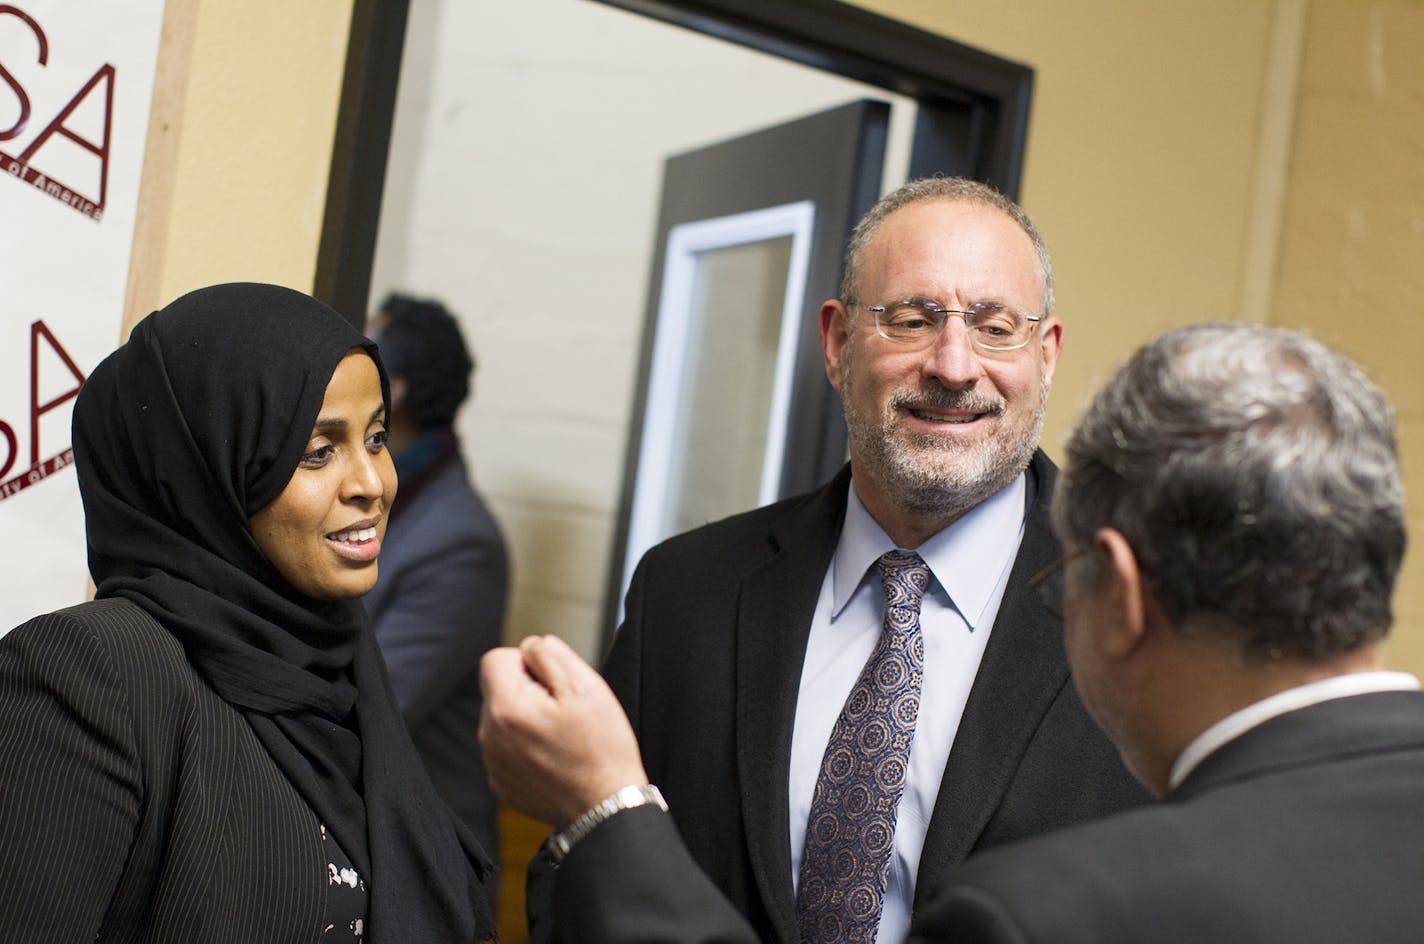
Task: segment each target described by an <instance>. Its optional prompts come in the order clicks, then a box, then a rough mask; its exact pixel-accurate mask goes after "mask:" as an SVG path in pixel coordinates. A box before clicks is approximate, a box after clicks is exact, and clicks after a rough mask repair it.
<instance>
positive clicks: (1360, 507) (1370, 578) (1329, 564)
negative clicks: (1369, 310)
mask: <svg viewBox="0 0 1424 944" xmlns="http://www.w3.org/2000/svg"><path fill="white" fill-rule="evenodd" d="M1067 459H1068V461H1067V468H1066V470H1065V471H1064V474H1063V476H1062V478H1061V479H1060V482H1059V485H1058V489H1057V493H1056V495H1055V496H1054V501H1053V515H1054V522H1055V525H1056V527H1057V529H1058V532H1059V536H1060V537H1061V538H1062V539H1063V541H1064V544H1065V545H1066V546H1068V547H1070V548H1084V547H1088V546H1089V545H1090V543H1091V540H1092V537H1093V534H1094V532H1095V531H1096V530H1097V529H1098V528H1100V527H1111V528H1114V529H1116V530H1117V531H1119V532H1121V533H1122V534H1123V535H1124V537H1126V538H1127V540H1128V542H1129V543H1130V544H1131V545H1132V548H1133V551H1134V552H1135V553H1136V555H1137V559H1138V562H1139V565H1140V567H1141V569H1142V572H1143V575H1144V578H1145V579H1146V581H1147V583H1148V585H1149V586H1150V587H1151V589H1152V591H1153V593H1154V595H1155V596H1156V598H1157V600H1158V601H1159V602H1160V603H1161V605H1162V607H1163V609H1164V611H1165V613H1166V615H1167V618H1168V619H1169V620H1170V621H1171V623H1172V625H1173V626H1174V627H1175V628H1176V630H1177V631H1178V632H1180V633H1182V634H1183V635H1191V634H1215V635H1217V636H1219V637H1223V638H1224V640H1225V641H1227V642H1229V643H1230V644H1232V645H1235V646H1237V647H1238V648H1239V651H1240V654H1241V656H1242V657H1243V658H1245V659H1248V660H1251V661H1259V660H1268V659H1276V658H1281V657H1284V656H1291V657H1303V658H1307V659H1324V658H1328V657H1330V656H1333V655H1338V654H1341V653H1345V652H1349V651H1351V650H1353V649H1356V648H1358V647H1360V646H1362V645H1366V644H1369V643H1373V642H1376V641H1378V640H1379V639H1381V638H1383V637H1384V635H1385V634H1386V633H1387V632H1388V631H1389V627H1390V624H1391V622H1392V613H1391V596H1392V594H1393V591H1394V585H1395V580H1396V578H1397V576H1398V574H1399V567H1400V561H1401V558H1402V557H1403V556H1404V545H1405V525H1404V494H1403V488H1402V486H1401V484H1400V479H1399V461H1398V455H1397V451H1396V445H1395V431H1394V410H1393V408H1392V407H1391V406H1390V403H1389V400H1388V399H1387V398H1386V397H1385V395H1384V393H1383V392H1382V391H1381V390H1380V389H1379V388H1378V387H1376V386H1375V385H1374V384H1373V383H1372V382H1370V380H1369V379H1368V378H1366V377H1365V375H1364V373H1363V372H1361V370H1360V369H1359V368H1358V367H1357V366H1355V364H1353V363H1352V362H1351V361H1350V360H1348V359H1347V358H1345V357H1344V356H1342V355H1340V354H1337V353H1335V352H1333V351H1331V350H1330V349H1329V348H1327V347H1326V346H1325V345H1323V344H1321V343H1320V342H1318V341H1316V340H1314V339H1312V338H1310V337H1308V336H1306V335H1303V334H1300V333H1299V332H1295V331H1288V330H1284V329H1279V328H1266V327H1261V326H1256V325H1247V324H1204V325H1196V326H1192V327H1188V328H1182V329H1179V330H1176V331H1172V332H1169V333H1167V334H1165V335H1162V336H1161V337H1159V338H1157V339H1156V340H1154V341H1152V342H1151V343H1150V344H1148V345H1147V346H1145V347H1144V348H1142V349H1141V350H1139V351H1138V352H1137V353H1136V354H1134V355H1133V356H1132V358H1131V359H1130V360H1129V361H1128V362H1127V363H1126V364H1125V365H1123V367H1122V368H1121V369H1120V370H1119V371H1118V373H1117V375H1116V376H1114V377H1113V379H1112V380H1111V381H1109V383H1108V385H1107V387H1106V388H1105V389H1104V390H1103V391H1102V392H1101V393H1099V394H1098V396H1097V397H1096V398H1095V399H1094V401H1093V403H1092V405H1091V406H1089V407H1088V410H1087V412H1086V413H1085V414H1084V416H1083V417H1082V419H1081V420H1080V421H1079V423H1078V425H1077V427H1076V429H1075V430H1074V432H1073V434H1072V436H1071V438H1070V440H1069V443H1068V454H1067ZM1089 576H1090V577H1091V573H1090V574H1089Z"/></svg>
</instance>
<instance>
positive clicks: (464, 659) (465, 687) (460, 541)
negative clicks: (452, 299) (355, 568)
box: [365, 294, 509, 850]
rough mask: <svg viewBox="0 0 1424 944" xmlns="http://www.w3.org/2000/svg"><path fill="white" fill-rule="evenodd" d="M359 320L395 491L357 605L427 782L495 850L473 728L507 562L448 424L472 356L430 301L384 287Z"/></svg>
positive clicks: (497, 628) (493, 816)
mask: <svg viewBox="0 0 1424 944" xmlns="http://www.w3.org/2000/svg"><path fill="white" fill-rule="evenodd" d="M367 329H368V332H369V334H370V336H371V337H372V339H374V340H375V341H376V342H377V343H378V344H379V345H380V348H381V359H382V361H383V362H384V363H385V365H386V370H387V371H388V372H389V374H390V379H391V416H390V424H389V439H388V440H387V444H388V446H389V448H390V451H391V455H392V456H393V457H394V458H395V465H396V472H397V473H398V474H399V476H400V498H399V499H398V500H397V501H396V502H395V504H394V505H393V507H392V509H391V521H390V527H389V529H388V530H387V532H386V540H385V546H384V547H383V549H382V552H381V573H380V577H379V578H378V579H377V581H376V586H375V588H374V589H373V590H372V591H371V592H370V593H369V594H368V595H367V596H366V601H365V602H366V610H367V612H368V613H370V615H371V621H372V623H373V624H374V626H375V630H376V639H377V641H378V642H379V643H380V645H381V651H382V652H383V654H384V655H385V657H386V664H387V666H388V667H389V669H390V677H391V685H392V687H393V688H394V689H395V693H396V700H397V702H399V704H400V708H401V711H402V713H403V714H404V715H405V721H406V726H407V727H408V728H409V729H410V735H411V738H412V739H413V740H414V741H415V746H416V749H417V750H418V751H419V752H420V756H421V758H422V759H423V760H424V761H425V766H426V768H427V769H428V770H429V771H430V776H431V778H432V779H433V780H434V781H435V786H436V788H437V789H438V790H439V791H440V794H441V795H442V796H443V797H444V798H445V800H446V802H447V803H449V804H450V806H451V807H452V808H453V809H454V810H455V812H456V813H457V814H458V815H459V816H460V818H461V819H463V820H464V821H465V823H466V825H468V826H469V827H470V829H471V830H472V831H473V832H474V833H475V836H476V838H477V839H479V841H480V844H481V845H483V846H484V847H485V848H486V849H489V850H497V849H498V848H499V832H498V819H497V812H498V811H497V801H496V800H495V797H494V794H493V793H492V792H491V791H490V787H489V780H488V778H487V777H486V775H485V768H484V763H483V761H482V760H481V758H480V752H479V746H478V744H477V743H476V741H475V729H476V727H477V725H478V724H479V716H480V687H479V662H480V656H481V655H483V654H484V653H485V652H486V651H488V650H489V649H491V648H493V647H495V646H497V645H499V643H500V634H501V627H502V625H503V622H504V608H505V601H506V598H507V595H508V586H509V562H508V557H507V554H506V552H505V543H504V537H503V536H502V535H501V533H500V529H499V525H498V524H497V523H496V521H495V519H494V517H493V516H492V515H491V514H490V511H489V509H488V508H487V507H486V505H485V503H484V501H483V500H482V499H481V498H480V496H479V495H478V494H477V493H476V492H475V490H474V488H473V487H472V486H471V484H470V474H469V470H468V469H467V468H466V466H465V463H464V460H463V459H462V458H461V456H460V440H459V437H458V436H457V435H456V434H455V430H454V422H455V414H456V413H457V412H458V411H459V409H460V406H461V404H463V403H464V402H465V400H466V399H467V398H468V397H469V393H470V380H471V375H472V374H473V372H474V366H475V365H474V359H473V357H472V356H471V355H470V353H469V349H468V348H467V347H466V345H465V340H464V337H463V336H462V335H461V333H460V326H459V324H458V323H457V322H456V321H455V319H454V318H453V317H452V316H451V315H450V313H449V312H448V311H447V310H446V309H445V306H444V305H442V304H440V303H439V302H436V301H430V300H424V299H417V298H412V297H411V296H408V295H401V294H392V295H390V296H388V297H387V298H386V300H385V301H384V303H383V304H382V305H381V307H380V309H379V310H378V311H376V312H375V313H373V314H372V316H371V319H370V321H369V322H368V324H367Z"/></svg>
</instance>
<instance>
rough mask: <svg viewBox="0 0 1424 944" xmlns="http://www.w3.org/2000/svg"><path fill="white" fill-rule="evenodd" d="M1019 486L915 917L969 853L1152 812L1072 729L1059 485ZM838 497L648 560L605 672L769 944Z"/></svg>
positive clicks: (1115, 765) (790, 918)
mask: <svg viewBox="0 0 1424 944" xmlns="http://www.w3.org/2000/svg"><path fill="white" fill-rule="evenodd" d="M1028 476H1029V484H1030V487H1029V496H1030V498H1029V501H1030V507H1029V509H1028V514H1027V521H1026V524H1025V533H1024V537H1023V541H1022V543H1021V545H1020V548H1019V553H1018V558H1017V560H1016V561H1015V563H1014V566H1013V570H1012V572H1011V574H1010V577H1009V582H1008V586H1007V588H1006V590H1005V592H1004V600H1003V604H1002V606H1001V608H1000V610H999V615H998V618H997V620H996V621H995V624H994V629H993V633H992V635H990V637H989V642H988V646H987V648H986V650H985V652H984V657H983V661H982V662H981V664H980V668H979V673H978V676H977V677H976V678H975V681H974V686H973V689H972V691H971V694H970V696H969V702H968V704H967V705H966V707H965V710H964V716H963V720H962V721H961V723H960V726H959V733H958V735H957V736H956V738H955V741H954V746H953V749H952V751H951V753H950V756H949V761H948V763H947V764H946V766H945V772H944V779H943V781H942V783H941V785H940V791H939V798H938V800H937V802H936V805H935V811H934V816H933V818H932V820H931V822H930V826H929V831H928V833H927V835H926V837H925V845H924V851H923V853H922V855H921V858H920V870H919V876H918V882H917V886H916V889H917V890H916V901H917V904H919V903H923V901H924V900H925V895H926V893H927V892H928V890H929V889H930V888H932V887H933V886H934V884H935V883H936V882H937V881H938V879H939V877H940V876H941V875H942V874H943V872H944V871H945V870H946V869H947V868H949V867H950V866H952V865H954V864H955V863H957V862H961V861H963V859H964V858H965V857H966V856H967V855H969V853H971V852H973V851H975V850H978V849H984V848H988V847H990V846H995V845H998V844H1001V843H1005V842H1010V841H1013V840H1016V839H1021V838H1023V837H1025V836H1030V835H1034V834H1037V833H1040V832H1043V831H1045V830H1047V829H1051V828H1053V827H1055V826H1060V825H1065V824H1068V823H1073V822H1077V821H1080V820H1084V819H1089V818H1092V817H1095V816H1099V815H1102V814H1105V813H1109V812H1113V811H1116V810H1120V809H1122V808H1124V807H1126V806H1130V805H1133V804H1136V803H1141V802H1143V801H1145V800H1146V799H1147V794H1146V792H1145V791H1144V790H1143V789H1142V788H1141V786H1140V785H1138V784H1137V783H1136V782H1135V781H1133V780H1132V778H1131V776H1130V775H1129V774H1128V773H1127V771H1126V770H1125V769H1124V768H1123V766H1122V763H1121V761H1120V760H1119V759H1118V756H1117V753H1116V751H1115V749H1114V748H1113V747H1112V745H1111V744H1110V743H1109V742H1108V740H1107V739H1106V738H1105V737H1104V736H1103V734H1102V732H1101V731H1099V730H1098V729H1097V727H1096V726H1094V724H1093V722H1092V721H1091V720H1090V719H1089V718H1088V716H1087V714H1086V713H1085V712H1084V711H1083V708H1082V705H1081V704H1080V703H1079V701H1078V697H1077V694H1076V692H1075V691H1074V689H1073V686H1072V684H1071V682H1070V681H1069V678H1068V666H1067V662H1066V659H1065V657H1064V652H1063V641H1062V630H1061V626H1060V624H1059V621H1058V619H1057V618H1056V617H1055V616H1054V615H1053V614H1052V613H1051V612H1049V611H1048V610H1047V608H1046V607H1045V606H1044V604H1043V602H1042V601H1041V600H1040V598H1039V596H1038V594H1036V593H1035V592H1033V590H1031V589H1030V588H1029V586H1028V583H1029V580H1030V578H1031V577H1032V576H1033V575H1034V574H1035V573H1037V572H1038V571H1039V570H1041V569H1042V568H1044V567H1046V566H1048V565H1049V564H1051V563H1052V562H1053V561H1055V560H1056V559H1057V558H1058V555H1059V553H1060V551H1059V547H1058V542H1057V541H1056V540H1055V539H1054V538H1053V536H1052V534H1051V531H1050V527H1049V523H1048V520H1047V505H1048V499H1049V496H1050V494H1051V492H1052V488H1053V482H1054V478H1055V476H1056V471H1055V469H1054V467H1053V464H1052V463H1051V462H1050V461H1049V460H1048V458H1047V457H1046V456H1044V455H1043V454H1042V452H1039V453H1038V454H1036V455H1035V457H1034V459H1033V462H1032V463H1031V465H1030V467H1029V471H1028ZM849 482H850V474H849V470H848V469H846V470H843V471H842V472H841V474H840V475H838V476H837V477H836V478H835V479H834V480H833V481H832V482H831V483H829V484H828V485H827V486H825V487H824V488H822V489H821V490H819V491H817V492H815V493H813V494H811V495H809V496H803V497H802V498H798V499H792V500H789V501H786V502H782V503H779V504H776V505H772V506H769V507H767V508H763V509H759V510H757V511H753V512H749V513H747V514H743V515H738V516H735V517H733V518H730V519H727V520H725V521H722V522H718V523H716V524H712V525H708V526H706V527H703V528H699V529H697V530H695V531H692V532H689V533H687V534H684V535H681V536H678V537H675V538H672V539H670V540H669V541H667V542H666V543H664V544H662V545H660V546H658V547H657V548H655V549H654V550H652V551H650V552H649V553H648V554H647V555H646V556H645V557H644V559H643V561H642V563H641V564H640V565H639V567H638V569H637V571H636V573H635V574H634V576H633V580H632V584H631V586H630V589H629V593H628V599H627V617H626V621H625V623H624V625H623V627H622V628H621V629H620V630H619V632H618V636H617V639H616V640H615V643H614V646H613V650H612V651H611V653H610V655H609V658H608V661H607V663H606V665H605V666H604V674H605V677H606V678H607V679H608V682H609V684H610V685H611V686H612V688H613V690H614V691H615V692H616V693H617V694H618V696H619V699H620V700H621V701H622V703H623V706H624V708H625V710H626V711H627V713H628V716H629V720H630V721H631V722H632V725H633V730H634V731H635V732H636V733H637V735H638V741H639V744H640V746H641V749H642V753H643V760H644V764H645V765H646V767H647V772H648V776H649V779H651V780H652V782H653V783H656V784H658V786H659V787H660V789H661V790H662V791H663V794H664V795H665V796H666V797H667V800H668V803H669V805H670V807H671V809H672V811H673V817H674V819H675V820H676V822H677V826H678V829H679V830H680V832H681V833H682V836H683V838H684V840H685V841H686V844H687V848H688V849H689V850H690V851H691V854H692V857H693V859H694V860H696V862H697V863H698V864H699V865H700V866H701V868H702V869H703V870H704V871H705V872H706V874H707V875H709V876H711V878H712V879H713V881H714V882H715V883H716V884H717V886H718V887H719V888H720V889H721V890H722V891H723V893H725V894H726V896H727V897H728V898H729V899H730V900H731V901H732V903H733V904H734V905H735V906H736V907H737V908H738V909H739V910H740V911H742V912H743V913H744V914H745V915H747V917H748V919H749V920H750V921H751V923H752V925H753V926H754V927H755V929H756V931H757V933H758V934H759V935H761V936H762V937H764V938H766V939H769V940H784V941H792V940H795V937H796V935H795V930H794V929H795V925H796V922H795V915H794V902H795V896H794V894H793V891H792V884H791V860H790V857H789V856H790V852H789V848H788V840H787V837H788V823H787V802H786V783H787V778H788V770H789V764H790V751H791V728H792V723H793V720H794V715H795V704H796V693H797V687H798V685H799V680H800V675H801V661H802V656H803V654H804V652H805V647H806V637H807V634H808V632H809V627H810V623H811V615H812V611H813V610H814V608H815V605H816V597H817V593H818V592H819V589H820V586H821V581H822V578H823V577H824V575H825V572H826V568H827V566H828V564H829V562H830V558H831V555H832V553H833V552H834V550H835V544H836V539H837V535H838V534H839V532H840V527H841V518H842V516H843V514H844V510H845V502H846V489H847V488H848V486H849ZM712 549H716V553H712V552H711V551H712ZM654 629H656V630H657V631H654ZM648 705H656V706H658V710H657V711H656V712H652V711H649V710H647V709H646V707H645V706H648ZM536 870H537V864H536ZM565 880H566V879H565V877H564V875H563V874H562V872H561V873H560V878H559V883H560V884H562V883H563V882H564V881H565ZM579 927H580V925H579V924H578V923H577V922H575V923H574V924H573V925H572V926H571V927H570V928H569V929H568V933H570V934H572V935H573V936H572V937H570V938H569V940H576V939H578V930H577V929H578V928H579Z"/></svg>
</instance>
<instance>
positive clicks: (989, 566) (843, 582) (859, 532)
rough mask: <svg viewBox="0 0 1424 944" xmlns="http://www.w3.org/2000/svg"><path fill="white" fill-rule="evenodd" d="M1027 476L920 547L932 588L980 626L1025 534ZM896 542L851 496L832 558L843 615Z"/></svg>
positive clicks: (836, 610)
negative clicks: (869, 574)
mask: <svg viewBox="0 0 1424 944" xmlns="http://www.w3.org/2000/svg"><path fill="white" fill-rule="evenodd" d="M1026 488H1027V485H1026V480H1025V477H1024V473H1022V472H1020V473H1019V474H1018V475H1017V476H1016V477H1015V478H1014V480H1013V481H1012V482H1010V483H1009V484H1008V485H1005V486H1004V487H1003V488H1001V489H999V490H998V491H997V492H995V493H994V494H993V495H990V496H989V497H988V498H986V499H984V501H982V502H980V503H979V504H978V505H976V506H975V507H973V508H971V509H970V510H969V511H968V512H967V513H966V514H965V515H964V517H962V518H960V519H959V520H958V521H956V522H954V523H953V524H951V525H950V526H949V527H947V528H945V529H944V530H943V531H941V532H939V533H938V534H936V535H935V536H934V537H932V538H930V539H929V540H928V541H926V542H925V543H924V544H922V545H920V547H918V548H916V549H915V552H916V553H918V554H919V555H920V557H921V558H923V559H924V561H925V563H926V564H928V565H929V568H930V572H931V575H932V576H933V578H934V579H933V581H932V582H931V584H930V592H935V588H936V587H938V588H939V592H941V593H943V594H945V595H947V596H948V599H949V602H950V603H951V604H953V606H954V607H955V609H957V610H959V614H960V616H962V617H964V622H966V623H967V624H969V628H970V629H971V630H973V629H975V628H976V627H977V625H978V623H979V620H980V619H981V617H982V616H983V615H984V610H985V608H986V607H987V606H988V605H989V601H990V599H991V598H992V597H993V595H994V588H995V587H996V586H997V585H998V582H999V578H1000V577H1001V576H1002V575H1003V572H1004V568H1005V567H1006V566H1007V565H1008V563H1009V560H1010V558H1012V557H1013V555H1014V554H1016V553H1017V552H1018V546H1019V540H1020V538H1021V537H1022V534H1023V523H1024V515H1025V504H1024V503H1025V495H1026ZM894 548H895V542H894V541H891V540H890V537H889V535H887V534H886V533H885V530H884V529H883V528H881V527H880V525H879V524H877V523H876V521H875V519H874V518H872V517H871V516H870V512H868V511H866V510H865V506H864V505H862V504H861V502H860V497H859V496H858V495H856V493H855V481H854V480H853V479H852V481H851V487H850V488H849V489H848V493H847V496H846V515H845V524H844V525H843V526H842V527H841V536H840V541H839V542H838V543H837V544H836V556H835V559H834V560H833V561H832V562H831V574H832V577H831V579H832V583H833V586H832V588H831V590H832V610H831V616H832V618H835V617H836V616H839V615H840V612H841V610H843V609H844V608H845V605H846V604H847V603H849V602H850V598H851V596H852V595H853V594H854V593H855V591H856V589H857V588H858V587H859V586H860V584H861V582H862V581H863V580H864V579H865V577H866V574H867V573H869V572H870V570H871V568H872V566H873V565H874V564H875V562H876V561H877V560H879V559H880V556H881V555H882V554H884V553H886V552H887V551H890V550H894Z"/></svg>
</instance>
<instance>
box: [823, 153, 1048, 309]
mask: <svg viewBox="0 0 1424 944" xmlns="http://www.w3.org/2000/svg"><path fill="white" fill-rule="evenodd" d="M926 200H946V201H954V200H967V201H971V202H974V203H982V204H985V205H986V206H991V207H993V208H995V209H996V210H1000V211H1002V212H1003V213H1004V214H1005V215H1007V216H1008V217H1010V218H1011V219H1012V220H1013V221H1014V222H1015V223H1017V224H1019V226H1020V228H1022V229H1023V231H1024V232H1025V233H1026V234H1028V238H1029V239H1030V240H1031V241H1032V242H1033V249H1034V252H1036V253H1037V254H1038V263H1039V268H1040V269H1042V272H1043V311H1041V312H1039V314H1040V315H1041V316H1042V317H1044V318H1047V317H1048V316H1049V315H1051V314H1052V313H1053V262H1052V260H1050V259H1049V257H1048V245H1047V244H1046V243H1045V242H1044V241H1043V237H1042V236H1040V235H1039V232H1038V228H1037V227H1036V226H1034V225H1033V220H1031V219H1029V217H1028V214H1027V213H1025V212H1024V211H1023V207H1021V206H1019V205H1018V204H1017V203H1015V202H1014V201H1012V200H1010V199H1009V198H1008V197H1006V196H1004V195H1003V194H1002V193H1000V192H999V191H997V190H995V189H994V188H993V187H991V186H989V185H988V184H983V183H980V182H979V181H977V180H970V179H969V178H967V177H922V178H920V179H919V180H912V181H910V182H909V183H907V184H905V185H904V186H902V187H900V188H899V189H898V190H895V191H893V192H891V193H887V194H886V195H885V196H883V197H881V198H880V200H879V201H878V202H877V203H876V204H875V206H873V207H871V208H870V209H869V210H868V211H866V214H865V215H864V216H862V217H861V218H860V222H859V223H857V224H856V225H855V230H854V232H852V233H851V237H850V242H849V244H847V246H846V254H845V269H844V272H843V274H842V275H841V295H840V297H841V301H842V302H844V303H845V304H846V305H847V306H851V307H853V306H854V305H855V303H856V302H857V301H859V300H861V299H860V296H859V295H858V294H857V292H858V288H859V281H860V267H861V263H862V260H863V258H864V256H865V247H866V245H867V244H869V242H870V240H871V238H872V237H873V236H874V235H875V233H876V231H877V230H878V229H880V224H881V223H884V222H885V218H886V217H888V216H889V215H890V214H891V213H894V212H895V211H896V210H898V209H900V208H901V207H904V206H908V205H909V204H911V203H920V202H923V201H926Z"/></svg>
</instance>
